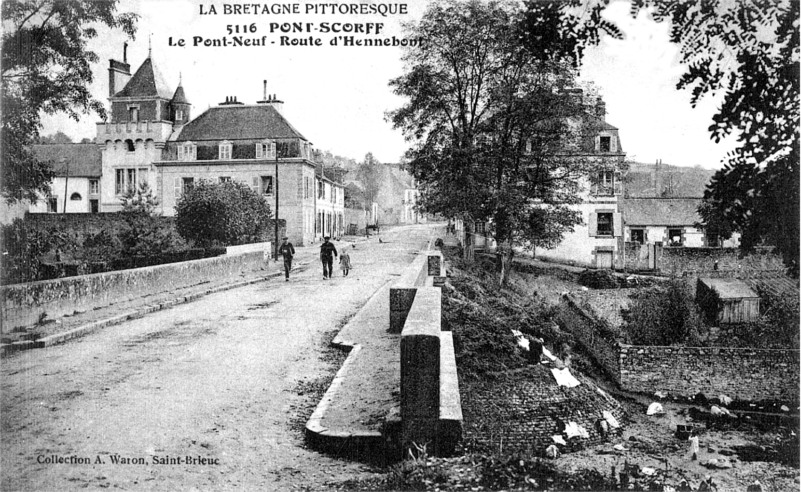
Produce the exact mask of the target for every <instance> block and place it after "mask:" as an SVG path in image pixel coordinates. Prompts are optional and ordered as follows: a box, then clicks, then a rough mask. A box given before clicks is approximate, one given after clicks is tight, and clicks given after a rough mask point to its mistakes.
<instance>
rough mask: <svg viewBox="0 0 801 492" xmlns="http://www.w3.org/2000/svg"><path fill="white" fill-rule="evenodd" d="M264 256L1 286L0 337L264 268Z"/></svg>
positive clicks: (171, 264)
mask: <svg viewBox="0 0 801 492" xmlns="http://www.w3.org/2000/svg"><path fill="white" fill-rule="evenodd" d="M265 265H266V264H265V262H264V260H263V255H262V252H260V251H259V252H251V253H245V254H241V255H236V256H220V257H215V258H205V259H202V260H193V261H184V262H180V263H169V264H166V265H156V266H151V267H145V268H134V269H130V270H119V271H115V272H105V273H96V274H92V275H80V276H77V277H67V278H63V279H55V280H43V281H40V282H31V283H28V284H15V285H8V286H4V287H0V307H1V308H2V311H1V312H0V333H7V332H8V331H10V330H11V329H13V328H14V327H17V326H28V325H31V324H34V323H36V322H37V321H38V320H39V319H40V318H41V317H42V315H43V314H46V315H47V317H48V318H51V319H52V318H58V317H60V316H63V315H65V314H72V313H73V312H75V311H87V310H90V309H94V308H96V307H101V306H107V305H109V304H111V303H114V302H120V301H125V300H128V299H132V298H136V297H142V296H145V295H149V294H157V293H159V292H166V291H170V290H173V289H177V288H181V287H188V286H191V285H195V284H199V283H203V282H208V281H210V280H219V279H224V278H234V277H237V276H239V275H241V274H242V273H244V272H248V271H253V270H257V269H260V268H263V267H264V266H265Z"/></svg>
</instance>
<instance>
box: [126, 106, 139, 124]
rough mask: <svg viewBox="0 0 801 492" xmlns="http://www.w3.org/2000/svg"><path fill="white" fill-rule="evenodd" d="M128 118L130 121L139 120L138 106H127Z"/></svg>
mask: <svg viewBox="0 0 801 492" xmlns="http://www.w3.org/2000/svg"><path fill="white" fill-rule="evenodd" d="M128 120H129V121H130V122H132V123H136V122H137V121H139V106H131V107H129V108H128Z"/></svg>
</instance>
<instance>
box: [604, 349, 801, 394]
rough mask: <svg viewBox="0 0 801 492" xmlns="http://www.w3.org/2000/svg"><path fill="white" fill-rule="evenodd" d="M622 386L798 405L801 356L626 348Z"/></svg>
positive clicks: (777, 352)
mask: <svg viewBox="0 0 801 492" xmlns="http://www.w3.org/2000/svg"><path fill="white" fill-rule="evenodd" d="M620 385H621V387H622V388H624V389H627V390H631V391H639V392H644V393H645V392H647V393H653V392H654V391H658V390H662V391H666V392H668V393H670V394H673V395H681V396H686V397H692V396H694V395H696V394H697V393H703V394H704V395H705V396H707V397H709V398H711V397H715V396H718V395H720V394H725V395H726V396H728V397H730V398H733V399H735V400H745V401H760V400H779V401H783V402H792V403H794V404H797V403H798V398H799V352H798V351H797V350H761V349H742V348H728V347H653V346H648V347H645V346H632V345H621V347H620Z"/></svg>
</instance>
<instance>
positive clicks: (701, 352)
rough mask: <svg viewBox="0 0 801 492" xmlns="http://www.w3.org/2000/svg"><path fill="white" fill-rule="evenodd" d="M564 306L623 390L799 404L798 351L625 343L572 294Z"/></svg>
mask: <svg viewBox="0 0 801 492" xmlns="http://www.w3.org/2000/svg"><path fill="white" fill-rule="evenodd" d="M560 307H561V309H560V313H559V315H558V317H557V322H558V323H559V325H560V326H561V327H562V328H563V329H565V330H567V331H569V332H571V333H573V335H574V336H575V337H576V339H577V341H578V342H579V343H581V344H582V345H583V346H584V347H585V348H586V349H587V351H588V352H589V353H590V355H591V356H592V357H593V358H594V359H595V360H596V362H598V364H599V365H600V366H601V367H602V368H603V369H604V370H605V371H606V372H607V374H609V376H610V377H611V378H612V379H613V380H614V381H615V382H617V383H618V385H619V386H620V387H621V388H622V389H624V390H628V391H637V392H642V393H654V392H655V391H659V390H662V391H666V392H668V393H670V394H673V395H676V396H684V397H688V398H691V397H693V396H695V395H696V394H698V393H703V394H704V395H706V396H707V397H709V398H711V397H713V396H718V395H720V394H725V395H726V396H728V397H730V398H733V399H736V400H743V401H761V400H780V401H783V402H789V403H792V404H795V405H797V403H798V400H799V377H800V375H799V362H800V360H801V359H800V358H799V351H798V350H789V349H788V350H770V349H748V348H745V349H744V348H734V347H682V346H670V347H663V346H640V345H626V344H621V343H619V342H618V341H617V340H612V339H610V335H609V334H608V333H605V330H604V327H603V325H602V323H601V322H600V321H598V320H597V319H595V317H593V316H592V315H591V314H590V313H588V312H587V311H586V310H585V309H583V308H582V307H581V305H580V302H579V300H578V299H576V298H575V297H574V296H573V295H567V296H564V297H563V298H562V304H561V306H560Z"/></svg>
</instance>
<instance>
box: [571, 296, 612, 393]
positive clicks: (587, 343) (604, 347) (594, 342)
mask: <svg viewBox="0 0 801 492" xmlns="http://www.w3.org/2000/svg"><path fill="white" fill-rule="evenodd" d="M556 321H557V323H558V324H559V326H561V327H562V328H564V329H566V330H567V331H569V332H571V333H573V335H575V337H576V339H577V340H578V341H579V343H581V345H583V346H584V348H586V349H587V351H589V353H590V355H592V357H593V358H594V359H595V360H596V362H598V364H600V365H601V367H602V368H603V369H604V370H605V371H606V373H607V374H608V375H609V376H610V377H611V378H612V379H613V380H614V381H615V382H616V383H618V384H620V364H619V360H620V346H619V345H618V343H617V341H616V340H611V339H610V337H609V336H601V328H600V326H599V325H600V322H599V321H598V320H597V319H595V318H594V317H593V316H591V315H590V314H589V313H587V312H586V311H585V310H584V309H582V308H581V306H580V305H579V303H578V301H577V300H576V299H575V298H573V297H572V296H569V295H568V296H563V297H562V302H561V305H560V309H559V314H558V315H557V317H556Z"/></svg>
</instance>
